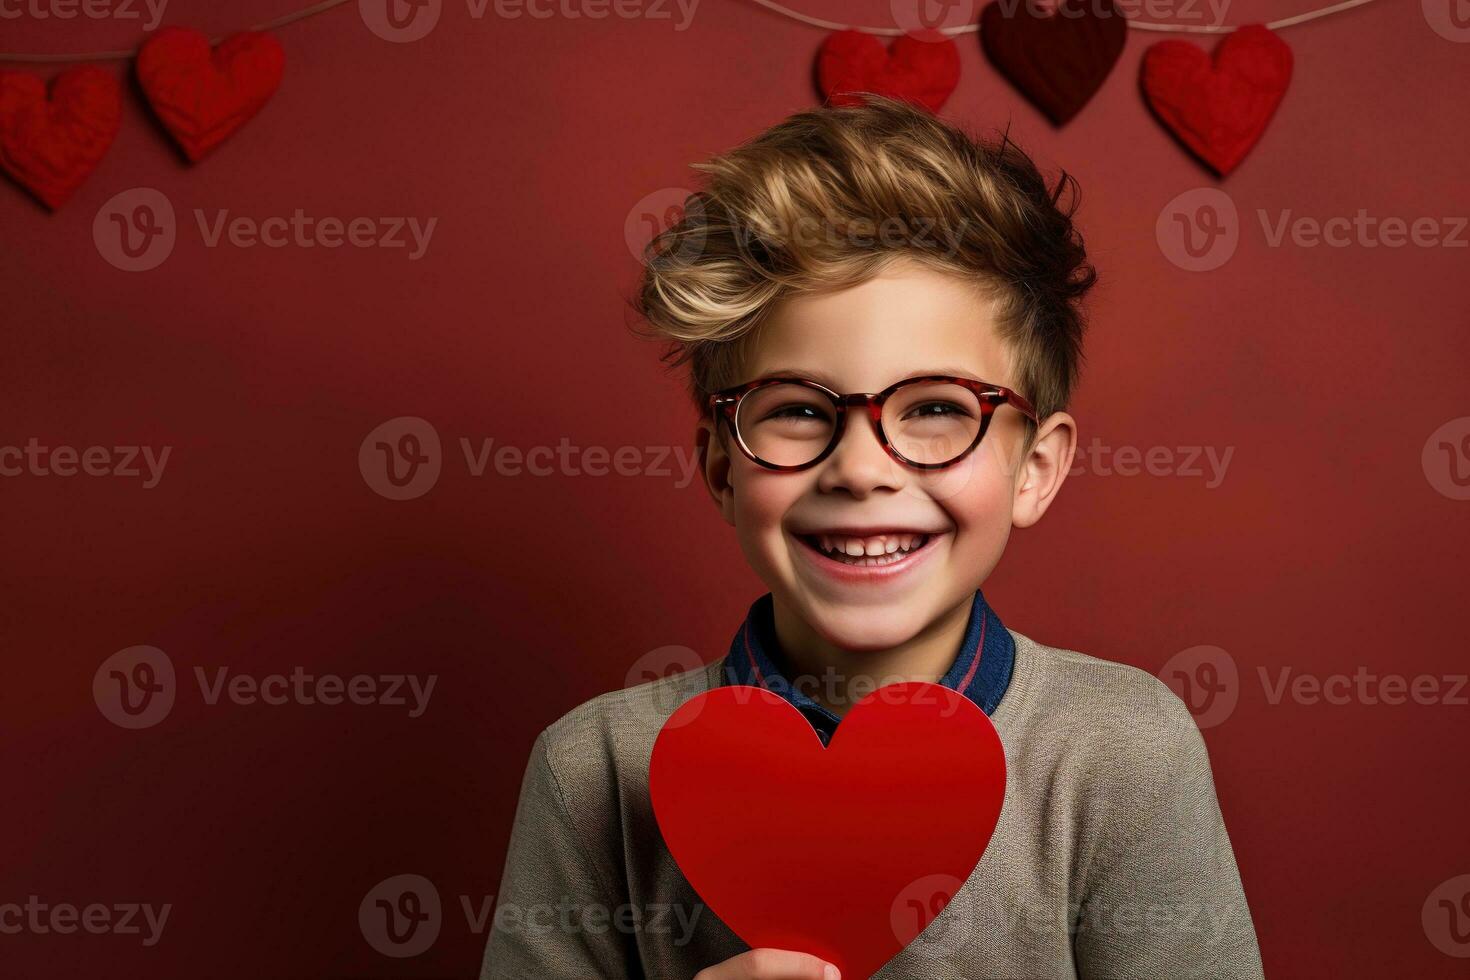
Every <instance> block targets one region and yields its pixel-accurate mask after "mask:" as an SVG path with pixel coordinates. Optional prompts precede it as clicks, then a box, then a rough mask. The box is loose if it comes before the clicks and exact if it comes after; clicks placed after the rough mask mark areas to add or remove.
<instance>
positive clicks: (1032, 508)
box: [1011, 412, 1077, 527]
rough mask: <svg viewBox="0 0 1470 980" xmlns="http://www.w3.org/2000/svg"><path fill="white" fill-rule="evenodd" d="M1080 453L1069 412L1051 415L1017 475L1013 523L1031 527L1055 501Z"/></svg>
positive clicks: (1036, 437) (1041, 426) (1073, 422)
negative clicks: (1073, 462)
mask: <svg viewBox="0 0 1470 980" xmlns="http://www.w3.org/2000/svg"><path fill="white" fill-rule="evenodd" d="M1076 453H1077V422H1076V420H1075V419H1073V418H1072V416H1070V415H1068V414H1067V413H1066V412H1054V413H1052V414H1051V415H1048V416H1047V417H1046V418H1045V419H1044V420H1043V421H1042V423H1041V425H1040V426H1039V427H1038V428H1037V430H1036V436H1035V438H1034V439H1032V441H1031V447H1030V449H1029V450H1027V452H1026V456H1025V458H1023V459H1022V460H1021V466H1020V469H1019V470H1018V472H1017V474H1016V496H1015V500H1014V501H1013V503H1012V506H1011V523H1012V524H1013V525H1015V526H1016V527H1030V526H1031V525H1033V524H1035V523H1036V522H1037V521H1039V520H1041V515H1042V514H1045V513H1046V509H1047V508H1048V507H1050V506H1051V502H1052V501H1053V500H1055V499H1056V496H1057V492H1058V491H1059V490H1061V489H1062V483H1063V481H1065V480H1066V479H1067V474H1068V473H1069V472H1071V470H1072V457H1073V456H1075V455H1076Z"/></svg>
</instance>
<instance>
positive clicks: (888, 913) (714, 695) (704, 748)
mask: <svg viewBox="0 0 1470 980" xmlns="http://www.w3.org/2000/svg"><path fill="white" fill-rule="evenodd" d="M648 778H649V793H650V795H651V797H652V801H653V812H654V816H655V818H656V819H657V821H658V827H659V830H660V832H661V833H662V834H663V838H664V842H665V843H666V844H667V845H668V848H669V853H670V854H672V855H673V857H674V860H675V861H676V862H677V863H678V865H679V869H680V871H682V872H683V873H684V876H685V877H686V878H687V879H688V880H689V883H690V884H691V885H692V886H693V887H694V890H695V891H696V892H697V893H698V894H699V896H700V898H701V899H702V900H703V901H704V902H705V904H707V905H708V906H709V908H710V911H712V912H714V913H715V914H716V915H718V916H719V917H720V919H721V920H722V921H723V922H724V923H725V924H726V925H728V926H729V927H730V928H731V929H733V930H734V931H735V933H736V934H737V935H738V936H740V938H741V939H743V940H745V942H747V943H749V944H750V946H751V947H752V948H760V947H775V948H778V949H792V950H798V951H801V952H806V953H811V954H813V955H815V956H819V957H821V958H822V959H824V960H826V961H828V962H829V963H832V964H834V965H835V966H836V967H837V968H838V969H839V970H841V971H842V976H843V980H864V978H866V977H869V976H871V975H872V974H873V973H874V972H876V971H877V970H878V969H879V967H881V966H882V965H883V964H884V963H886V962H888V960H890V959H892V958H893V956H894V955H895V954H896V953H898V951H899V950H901V949H902V948H903V947H904V946H906V945H908V943H909V942H911V941H912V939H913V938H914V936H915V935H917V932H918V930H920V929H922V928H923V927H924V926H926V925H928V922H929V921H930V920H931V919H932V918H933V916H934V915H936V914H938V911H939V910H940V909H942V908H943V905H944V904H945V903H947V902H948V901H949V899H950V898H951V897H952V896H953V894H954V893H955V891H957V890H958V889H959V887H960V885H961V884H962V883H963V882H964V881H965V880H966V879H968V878H969V876H970V873H971V871H973V870H974V868H975V865H976V864H978V863H979V861H980V857H981V855H983V854H984V853H985V848H986V845H987V844H989V843H990V835H991V834H992V833H993V832H994V830H995V824H996V821H997V819H999V817H1000V808H1001V802H1002V800H1003V799H1004V797H1005V752H1004V750H1003V749H1002V748H1001V744H1000V738H999V737H998V736H997V735H996V733H995V728H994V726H992V725H991V723H990V719H989V718H987V717H986V716H985V712H983V711H981V710H980V708H979V707H978V706H976V705H975V703H974V702H972V701H969V700H968V699H966V698H965V697H963V696H962V695H960V694H958V693H956V692H955V691H952V690H950V689H949V688H946V687H941V686H939V685H937V684H920V683H905V684H894V685H890V686H887V687H883V688H880V689H879V690H877V691H875V692H873V693H872V694H870V695H868V696H867V697H866V698H863V699H862V700H861V701H859V702H858V703H857V704H856V705H855V706H854V707H853V708H852V710H851V711H850V712H848V714H847V716H846V717H845V718H844V719H843V721H842V724H841V725H840V726H839V727H838V729H837V733H836V734H835V735H834V736H833V738H832V742H831V745H830V746H828V747H827V748H823V747H822V743H821V741H820V740H819V739H818V737H817V734H816V732H815V731H814V730H813V729H812V726H811V724H810V723H809V722H808V721H807V720H806V718H804V717H803V716H802V715H801V713H800V712H798V711H797V710H796V709H795V708H794V707H792V706H791V704H789V703H788V702H786V701H783V700H782V699H781V698H779V697H777V696H776V695H775V694H773V693H771V692H770V691H767V690H764V689H763V688H756V687H742V686H731V687H719V688H715V689H714V690H711V691H708V692H706V693H704V694H701V695H700V696H698V697H696V698H693V699H691V700H690V701H688V702H686V703H685V704H684V705H682V706H680V708H679V709H678V710H677V711H675V712H674V713H673V715H671V716H670V718H669V720H668V722H667V723H665V725H664V727H663V730H662V731H660V732H659V735H658V738H657V740H656V741H655V742H654V746H653V758H652V761H651V762H650V764H649V774H648ZM916 916H918V917H919V918H918V919H917V921H916Z"/></svg>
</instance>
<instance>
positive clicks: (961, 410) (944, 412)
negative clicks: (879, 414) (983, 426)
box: [903, 402, 970, 419]
mask: <svg viewBox="0 0 1470 980" xmlns="http://www.w3.org/2000/svg"><path fill="white" fill-rule="evenodd" d="M951 415H960V416H963V417H965V418H969V417H970V412H969V411H968V410H967V409H966V408H965V407H964V406H962V405H955V404H953V403H951V402H925V403H923V404H922V405H915V406H914V407H913V408H910V409H909V410H908V411H907V412H905V413H904V414H903V418H904V419H913V418H945V417H947V416H951Z"/></svg>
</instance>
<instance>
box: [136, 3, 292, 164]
mask: <svg viewBox="0 0 1470 980" xmlns="http://www.w3.org/2000/svg"><path fill="white" fill-rule="evenodd" d="M285 64H286V56H285V54H284V53H283V52H282V51H281V45H280V42H278V41H277V40H276V39H275V38H273V37H271V36H270V35H269V34H259V33H254V32H247V33H244V34H236V35H234V36H233V37H229V38H226V39H225V40H223V41H221V42H220V43H219V46H218V47H215V48H213V49H211V48H210V46H209V39H208V38H207V37H205V36H204V35H203V34H201V33H199V32H198V31H190V30H185V29H183V28H180V27H167V28H164V29H163V30H161V31H159V32H158V33H157V34H156V35H154V37H153V38H152V39H151V40H150V41H149V42H148V43H147V44H145V45H143V48H142V50H141V51H139V52H138V82H139V84H140V85H142V87H143V94H144V95H146V96H147V97H148V103H149V104H150V105H152V106H153V111H154V112H155V113H156V114H157V115H158V118H159V119H160V120H161V121H162V122H163V125H164V127H165V128H167V129H168V131H169V133H171V134H172V135H173V138H174V139H175V140H176V141H178V144H179V146H181V147H182V148H183V150H184V153H185V155H186V156H188V158H189V159H190V160H192V161H198V160H200V159H202V158H203V157H204V155H205V154H207V153H209V151H210V150H213V149H214V148H215V147H216V146H218V145H219V144H220V143H222V142H224V141H225V140H226V139H228V138H229V136H230V134H231V133H233V132H234V131H235V130H237V129H239V128H240V127H241V126H243V125H245V123H246V122H248V121H249V120H250V117H252V116H254V115H255V114H256V113H257V112H259V111H260V109H261V107H262V106H264V105H265V104H266V102H267V101H269V99H270V97H271V95H272V94H273V93H274V92H275V90H276V88H277V86H279V85H280V84H281V74H282V72H283V71H284V70H285Z"/></svg>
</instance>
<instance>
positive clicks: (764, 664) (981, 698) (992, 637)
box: [723, 589, 1016, 744]
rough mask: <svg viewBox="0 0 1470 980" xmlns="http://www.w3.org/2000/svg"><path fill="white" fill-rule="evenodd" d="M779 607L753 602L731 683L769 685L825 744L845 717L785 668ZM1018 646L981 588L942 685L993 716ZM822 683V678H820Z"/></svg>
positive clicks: (733, 659)
mask: <svg viewBox="0 0 1470 980" xmlns="http://www.w3.org/2000/svg"><path fill="white" fill-rule="evenodd" d="M774 610H775V605H774V601H773V599H772V597H771V594H770V593H769V592H767V593H766V594H765V595H763V596H761V597H760V598H759V599H757V600H755V602H754V603H752V604H751V607H750V612H749V613H747V614H746V617H745V622H743V623H741V624H740V629H739V630H737V631H736V633H735V639H734V640H733V641H731V643H730V655H729V656H727V657H726V658H725V669H724V672H723V676H724V681H725V683H726V684H744V685H749V686H751V687H764V688H766V689H767V690H769V691H771V692H772V693H774V694H776V695H777V696H779V697H781V698H782V699H784V700H785V701H787V702H789V703H790V704H791V705H792V706H793V707H795V708H796V709H797V710H798V711H800V712H801V713H802V714H803V715H804V716H805V717H806V718H807V720H808V721H810V722H811V723H812V727H813V728H815V729H816V730H817V734H818V735H820V736H821V737H822V742H823V744H825V743H827V742H828V741H830V740H831V738H832V734H833V733H834V732H835V731H836V729H837V724H838V722H839V721H841V719H840V718H839V717H838V716H837V715H835V714H833V713H832V712H831V711H829V710H827V709H826V708H824V707H822V706H821V705H820V704H818V703H817V702H816V701H814V700H812V698H811V697H810V696H808V695H807V694H806V693H805V692H804V691H803V690H802V689H801V688H800V687H797V686H794V685H793V684H792V683H791V682H790V681H789V680H787V678H786V675H785V673H784V671H783V669H782V665H783V664H784V657H783V656H782V654H781V646H780V643H779V642H778V641H777V639H776V622H775V613H774ZM1015 661H1016V644H1015V641H1014V640H1013V639H1012V638H1011V634H1010V632H1009V631H1008V630H1007V629H1006V628H1005V626H1004V625H1003V624H1002V623H1001V621H1000V617H999V616H997V615H996V614H995V610H993V609H991V608H990V604H989V603H988V602H986V601H985V597H984V596H983V595H982V594H981V592H980V590H979V589H976V590H975V598H974V600H973V601H972V602H971V604H970V619H969V621H968V622H967V623H966V624H965V636H964V639H963V640H962V641H961V642H960V649H959V653H958V655H957V656H956V657H955V660H954V663H953V664H952V665H950V668H949V670H948V672H946V673H945V675H944V676H943V677H942V678H940V680H939V683H940V684H943V685H944V686H945V687H947V688H949V689H950V690H952V691H958V692H959V693H961V694H963V695H964V696H965V697H967V698H969V699H970V700H971V701H973V702H975V703H976V704H977V705H979V706H980V709H981V710H982V711H984V712H985V713H986V714H987V715H988V714H990V713H992V712H993V711H995V708H996V706H997V705H998V704H1000V699H1001V697H1002V696H1003V695H1004V694H1005V692H1006V688H1007V687H1008V686H1009V685H1010V682H1011V669H1012V667H1013V666H1014V665H1015ZM816 680H818V681H820V679H816Z"/></svg>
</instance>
